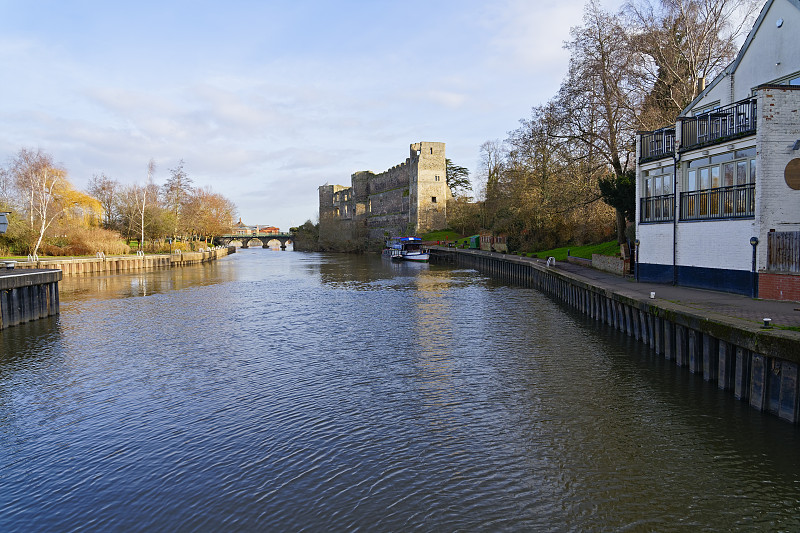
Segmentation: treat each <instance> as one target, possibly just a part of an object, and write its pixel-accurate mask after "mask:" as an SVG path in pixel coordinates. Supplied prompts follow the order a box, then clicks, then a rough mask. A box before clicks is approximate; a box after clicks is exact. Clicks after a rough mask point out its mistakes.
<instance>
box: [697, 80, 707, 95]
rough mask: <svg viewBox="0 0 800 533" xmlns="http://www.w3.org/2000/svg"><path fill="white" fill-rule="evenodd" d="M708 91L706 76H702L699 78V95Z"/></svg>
mask: <svg viewBox="0 0 800 533" xmlns="http://www.w3.org/2000/svg"><path fill="white" fill-rule="evenodd" d="M705 89H706V78H705V76H700V77H699V78H697V94H700V93H701V92H703V91H704V90H705Z"/></svg>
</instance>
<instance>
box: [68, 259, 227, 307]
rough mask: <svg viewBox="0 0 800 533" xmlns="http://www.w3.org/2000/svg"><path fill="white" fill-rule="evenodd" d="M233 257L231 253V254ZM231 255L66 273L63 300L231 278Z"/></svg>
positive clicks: (140, 292)
mask: <svg viewBox="0 0 800 533" xmlns="http://www.w3.org/2000/svg"><path fill="white" fill-rule="evenodd" d="M229 257H230V256H229ZM229 261H230V259H229V258H228V257H226V258H223V259H221V260H219V261H216V262H212V263H205V264H200V265H190V266H186V267H182V268H165V269H153V270H136V271H131V272H122V273H117V274H100V275H81V276H66V277H64V279H63V280H62V281H61V283H60V295H61V299H62V301H65V302H70V301H79V300H83V299H116V298H126V297H140V296H152V295H153V294H160V293H165V292H168V291H175V290H182V289H186V288H189V287H195V286H204V285H211V284H216V283H225V282H230V281H233V280H235V279H236V273H235V270H234V269H232V268H230V267H229V265H228V264H227V263H228V262H229Z"/></svg>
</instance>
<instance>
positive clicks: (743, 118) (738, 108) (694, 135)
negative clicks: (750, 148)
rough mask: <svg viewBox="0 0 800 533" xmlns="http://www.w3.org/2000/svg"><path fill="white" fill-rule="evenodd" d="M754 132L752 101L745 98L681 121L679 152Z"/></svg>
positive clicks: (754, 117)
mask: <svg viewBox="0 0 800 533" xmlns="http://www.w3.org/2000/svg"><path fill="white" fill-rule="evenodd" d="M755 132H756V99H755V98H748V99H746V100H740V101H739V102H736V103H734V104H731V105H728V106H725V107H720V108H717V109H714V110H713V111H709V112H707V113H703V114H701V115H697V116H695V117H690V118H683V119H681V151H686V150H691V149H693V148H698V147H700V146H707V145H710V144H716V143H721V142H725V141H727V140H730V139H733V138H738V137H745V136H747V135H753V134H754V133H755Z"/></svg>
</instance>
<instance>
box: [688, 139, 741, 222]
mask: <svg viewBox="0 0 800 533" xmlns="http://www.w3.org/2000/svg"><path fill="white" fill-rule="evenodd" d="M687 166H688V168H687V170H686V174H685V178H684V187H685V188H684V192H682V193H681V220H698V219H711V218H729V217H734V218H735V217H748V216H753V214H754V210H755V188H754V187H753V184H754V183H755V180H756V160H755V149H754V148H748V149H746V150H738V151H736V152H729V153H726V154H720V155H716V156H712V157H706V158H702V159H699V160H693V161H690V162H688V163H687Z"/></svg>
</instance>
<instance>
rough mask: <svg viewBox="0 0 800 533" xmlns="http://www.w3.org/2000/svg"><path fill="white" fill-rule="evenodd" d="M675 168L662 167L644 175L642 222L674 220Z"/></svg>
mask: <svg viewBox="0 0 800 533" xmlns="http://www.w3.org/2000/svg"><path fill="white" fill-rule="evenodd" d="M673 169H674V167H673V166H668V167H661V168H657V169H654V170H650V171H644V172H643V173H642V174H643V178H644V180H643V183H642V185H643V192H644V194H643V195H642V199H641V205H640V210H639V219H640V221H641V222H667V221H670V220H672V217H673V215H672V213H673V205H674V203H675V197H674V195H673V194H672V193H673V191H672V180H673V175H672V174H673Z"/></svg>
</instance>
